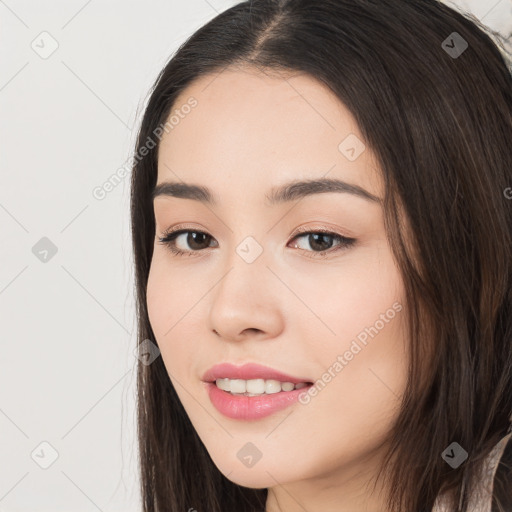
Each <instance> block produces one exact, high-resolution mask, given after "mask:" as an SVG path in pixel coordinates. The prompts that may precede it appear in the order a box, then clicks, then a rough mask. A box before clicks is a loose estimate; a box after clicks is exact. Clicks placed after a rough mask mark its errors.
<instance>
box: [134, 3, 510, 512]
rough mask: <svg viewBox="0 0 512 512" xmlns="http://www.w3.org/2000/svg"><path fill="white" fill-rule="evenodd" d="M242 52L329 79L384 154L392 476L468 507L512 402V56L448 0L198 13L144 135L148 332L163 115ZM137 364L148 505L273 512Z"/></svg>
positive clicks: (138, 222) (142, 331) (408, 487)
mask: <svg viewBox="0 0 512 512" xmlns="http://www.w3.org/2000/svg"><path fill="white" fill-rule="evenodd" d="M494 35H496V34H494ZM238 64H243V65H251V66H255V67H256V68H259V69H263V70H266V71H275V72H280V71H292V72H295V71H298V72H304V73H308V74H309V75H311V76H313V77H315V78H316V79H317V80H319V81H320V82H322V83H324V84H326V85H327V86H328V87H329V88H330V89H331V90H332V91H333V92H334V93H335V94H336V95H337V97H338V98H339V100H340V101H341V102H343V103H344V105H345V106H346V107H347V108H348V109H349V110H350V111H351V113H352V114H353V115H354V117H355V119H356V121H357V122H358V125H359V127H360V131H361V134H362V135H363V136H364V139H365V144H366V145H367V147H369V148H370V149H371V151H372V152H373V153H374V154H375V156H376V157H377V159H378V162H379V164H380V166H381V169H382V173H383V177H384V182H385V199H384V209H385V224H386V231H387V236H388V238H389V241H390V244H391V248H392V250H393V254H394V257H395V259H396V261H397V264H398V265H399V268H400V271H401V275H402V278H403V280H404V283H405V289H406V301H407V306H408V307H407V310H408V328H409V339H410V346H411V363H410V369H409V374H408V382H407V389H406V391H405V393H404V397H403V403H402V407H401V410H400V413H399V415H398V417H397V419H396V424H395V425H394V428H393V429H392V431H391V432H390V433H389V439H390V450H389V454H388V457H387V459H386V463H385V464H384V465H383V466H382V468H381V473H379V477H380V476H382V477H383V478H385V479H386V480H387V482H388V485H389V488H390V490H391V491H390V496H389V501H388V507H389V510H393V511H394V512H412V511H415V512H428V511H430V510H431V509H432V506H433V504H434V501H435V498H436V496H437V495H438V494H440V493H441V492H444V491H446V492H447V494H449V495H451V496H453V501H452V502H451V505H450V506H451V510H453V511H456V510H458V504H459V498H462V499H461V502H462V508H461V509H460V510H462V511H463V512H471V511H469V510H468V508H467V498H468V496H467V492H462V491H463V485H462V484H463V482H465V483H466V485H465V488H466V491H468V490H469V489H471V487H472V485H473V484H474V483H476V481H477V478H478V477H477V476H476V475H477V471H478V470H479V468H480V465H481V463H482V460H483V459H484V457H486V456H487V454H488V453H489V451H490V450H491V449H492V447H493V446H494V445H495V444H496V443H497V442H498V441H499V440H500V438H502V436H503V435H504V434H505V432H506V431H507V428H508V426H509V417H510V416H511V410H512V404H511V400H512V199H511V198H512V189H511V188H510V187H512V172H511V169H512V163H511V162H512V76H511V73H510V70H509V69H508V63H507V61H506V60H505V58H504V54H503V53H501V52H500V49H499V48H498V46H497V44H496V40H494V41H493V39H492V35H489V32H488V30H487V29H486V27H484V26H483V25H480V26H479V23H477V21H476V20H475V19H473V20H472V19H470V18H468V17H466V16H464V15H462V14H460V13H458V12H456V11H454V10H452V9H451V8H449V7H447V6H446V5H443V4H441V3H439V2H437V1H435V0H407V1H399V0H322V1H321V2H319V1H315V0H254V1H246V2H242V3H239V4H237V5H235V6H234V7H232V8H230V9H228V10H226V11H224V12H222V13H221V14H219V15H218V16H216V17H215V18H214V19H212V20H211V21H210V22H208V23H207V24H206V25H204V26H203V27H202V28H200V29H199V30H198V31H197V32H195V33H194V34H193V35H192V36H191V37H190V38H189V39H187V40H186V41H185V43H184V44H183V45H182V46H181V47H180V48H179V49H178V51H177V52H176V53H175V55H173V56H172V58H171V59H170V60H169V62H168V63H167V65H166V66H165V68H164V69H163V70H162V71H161V73H160V74H159V76H158V78H157V80H156V82H155V84H154V86H153V88H152V90H151V95H150V97H149V100H148V102H147V106H146V108H145V112H144V116H143V119H142V122H141V126H140V130H139V133H138V139H137V144H136V148H135V152H136V154H137V155H138V158H137V159H136V161H135V163H134V166H133V174H132V183H131V187H132V188H131V223H132V237H133V249H134V261H135V272H136V294H137V296H136V301H137V315H138V342H139V343H141V342H142V341H143V340H146V339H149V340H152V341H153V342H154V343H158V340H156V338H155V336H154V334H153V332H152V329H151V326H150V323H149V319H148V312H147V305H146V285H147V281H148V274H149V269H150V264H151V258H152V251H153V244H154V237H155V220H154V212H153V203H152V198H151V193H152V190H153V187H154V186H155V184H156V180H157V153H158V142H159V135H160V134H161V130H160V131H159V130H158V127H161V126H162V125H164V124H165V122H166V120H167V118H168V116H169V113H170V112H171V109H172V108H173V107H174V104H175V100H176V98H177V96H178V95H179V94H180V93H181V92H182V91H183V90H184V89H185V88H186V87H187V86H189V85H190V84H191V83H192V82H193V81H194V80H196V79H198V78H200V77H202V76H203V75H206V74H210V73H212V74H213V73H219V72H222V70H224V69H225V68H226V67H228V66H236V65H238ZM212 76H213V75H212ZM150 139H151V140H152V141H153V144H149V140H150ZM143 147H146V152H144V153H145V155H144V156H143V157H140V156H139V155H140V154H142V152H141V149H143ZM148 148H149V149H148ZM137 372H138V377H137V385H138V441H139V457H140V460H139V463H140V470H141V491H142V499H143V510H144V512H156V511H172V512H178V511H179V512H182V511H188V510H190V509H192V510H197V511H198V512H202V511H204V512H235V511H236V512H243V511H246V512H262V511H263V510H264V508H265V502H266V497H267V490H266V489H249V488H246V487H242V486H239V485H236V484H235V483H233V482H231V481H230V480H228V479H227V478H226V477H225V476H224V475H223V474H221V472H220V471H219V470H218V469H217V467H216V466H215V465H214V463H213V462H212V460H211V458H210V456H209V454H208V452H207V450H206V448H205V446H204V445H203V444H202V442H201V440H200V439H199V437H198V435H197V433H196V432H195V430H194V427H193V425H192V424H191V422H190V421H189V418H188V416H187V414H186V412H185V410H184V408H183V406H182V404H181V402H180V400H179V399H178V396H177V394H176V392H175V390H174V388H173V386H172V384H171V381H170V379H169V376H168V374H167V371H166V368H165V366H164V363H163V361H162V358H161V357H158V358H157V359H156V360H155V361H154V362H153V363H152V364H150V365H147V364H142V362H139V363H138V370H137ZM454 441H455V442H457V443H458V444H459V445H460V446H461V447H462V448H464V450H466V452H468V454H469V456H468V458H467V460H466V461H465V462H464V463H463V464H462V465H460V466H459V467H458V468H452V467H451V466H450V465H448V464H447V463H446V462H445V460H444V459H443V457H442V456H441V454H442V453H443V451H444V450H445V449H446V448H447V447H448V446H449V445H450V444H451V443H452V442H454ZM500 474H502V475H503V474H506V473H505V472H502V473H499V474H498V476H499V475H500ZM509 478H510V477H509ZM502 484H503V482H501V483H500V484H499V485H497V488H500V486H501V485H502ZM505 487H507V486H506V485H505ZM508 488H509V489H510V483H509V487H508ZM495 501H496V503H497V500H495Z"/></svg>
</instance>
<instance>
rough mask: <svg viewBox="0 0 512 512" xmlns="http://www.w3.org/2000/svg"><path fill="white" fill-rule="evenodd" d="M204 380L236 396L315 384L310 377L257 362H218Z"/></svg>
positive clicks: (269, 392) (270, 392)
mask: <svg viewBox="0 0 512 512" xmlns="http://www.w3.org/2000/svg"><path fill="white" fill-rule="evenodd" d="M202 380H203V382H206V383H210V384H214V385H215V386H216V387H217V388H218V389H220V390H222V391H226V392H227V393H230V394H232V395H235V396H262V395H273V394H276V393H283V392H289V391H294V390H297V389H302V388H305V387H309V386H312V385H313V382H312V381H311V380H309V379H308V378H301V377H294V376H292V375H289V374H286V373H283V372H281V371H278V370H275V369H273V368H270V367H268V366H263V365H260V364H256V363H247V364H244V365H242V366H235V365H232V364H230V363H222V364H217V365H215V366H213V367H212V368H210V369H209V370H208V371H206V372H205V374H204V375H203V377H202Z"/></svg>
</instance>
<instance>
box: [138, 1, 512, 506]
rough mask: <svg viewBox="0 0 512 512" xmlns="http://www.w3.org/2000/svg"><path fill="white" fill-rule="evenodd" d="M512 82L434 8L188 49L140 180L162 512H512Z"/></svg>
mask: <svg viewBox="0 0 512 512" xmlns="http://www.w3.org/2000/svg"><path fill="white" fill-rule="evenodd" d="M511 86H512V77H511V75H510V72H509V70H508V68H507V62H506V61H505V59H504V57H503V55H502V54H501V53H500V49H499V48H498V47H497V46H496V44H495V43H494V42H493V41H492V40H491V39H490V37H489V36H488V35H487V34H486V33H485V32H484V29H483V27H478V26H477V25H476V24H475V22H473V21H470V20H469V19H467V18H465V17H464V16H463V15H461V14H459V13H457V12H455V11H453V10H451V9H450V8H449V7H447V6H444V5H442V4H440V3H438V2H436V1H434V0H412V1H407V2H405V1H398V0H324V1H322V2H315V1H312V0H280V1H278V0H255V1H252V2H243V3H240V4H238V5H236V6H234V7H232V8H230V9H228V10H227V11H225V12H223V13H221V14H220V15H219V16H217V17H216V18H214V19H213V20H212V21H210V22H209V23H207V24H206V25H205V26H204V27H202V28H201V29H199V30H198V31H197V32H196V33H195V34H194V35H193V36H191V37H190V38H189V39H188V40H187V41H186V42H185V43H184V44H183V45H182V46H181V47H180V49H179V50H178V52H177V53H176V55H174V56H173V57H172V59H171V60H170V61H169V63H168V64H167V65H166V66H165V68H164V69H163V70H162V72H161V73H160V75H159V77H158V79H157V81H156V83H155V85H154V87H153V90H152V93H151V96H150V98H149V101H148V103H147V106H146V109H145V113H144V117H143V119H142V123H141V127H140V132H139V136H138V141H137V147H136V163H135V165H134V169H133V177H132V203H131V215H132V219H131V220H132V234H133V244H134V255H135V267H136V285H137V303H138V321H139V342H140V343H141V345H142V343H144V346H145V347H147V344H148V343H150V344H156V345H157V346H158V348H159V350H160V354H161V356H162V357H157V358H154V360H153V358H152V359H151V362H150V364H149V361H146V362H144V361H141V363H139V370H138V390H139V396H138V421H139V444H140V465H141V484H142V495H143V509H144V511H145V512H148V511H155V510H171V511H182V510H183V511H184V510H188V511H190V512H192V511H194V510H195V511H198V512H199V511H208V512H221V511H222V512H232V511H233V512H234V511H237V512H238V511H254V512H256V511H258V512H261V511H265V512H279V511H283V512H284V511H286V512H295V511H299V510H300V511H303V510H308V511H309V512H314V511H319V510H322V511H324V512H325V511H328V512H329V511H336V512H353V511H366V512H383V511H393V512H411V511H415V512H416V511H432V510H433V511H434V512H441V511H442V512H445V511H446V512H447V511H450V512H451V511H453V512H455V511H459V510H460V511H464V512H472V511H477V510H478V511H480V512H491V508H492V511H493V512H494V511H495V510H499V511H502V512H503V511H507V510H512V504H511V503H512V491H511V488H512V477H511V472H510V471H511V470H510V467H511V466H512V454H511V450H512V448H511V445H512V443H509V444H508V445H507V442H508V440H509V439H510V420H511V410H512V405H511V402H510V397H511V396H512V343H511V341H512V340H511V337H512V295H511V294H512V292H511V290H512V258H511V254H512V199H511V198H512V193H511V192H512V188H511V187H512V172H511V164H510V162H511V157H512V146H511V141H512V87H511ZM143 340H144V341H143ZM507 446H508V448H507ZM499 461H501V463H500V465H499V467H498V466H497V463H498V462H499ZM489 486H491V487H489ZM491 493H494V494H493V495H492V496H491Z"/></svg>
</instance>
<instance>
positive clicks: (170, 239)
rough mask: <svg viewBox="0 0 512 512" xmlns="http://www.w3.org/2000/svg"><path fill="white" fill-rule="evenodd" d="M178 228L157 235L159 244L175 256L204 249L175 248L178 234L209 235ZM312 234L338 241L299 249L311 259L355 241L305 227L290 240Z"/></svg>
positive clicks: (335, 250)
mask: <svg viewBox="0 0 512 512" xmlns="http://www.w3.org/2000/svg"><path fill="white" fill-rule="evenodd" d="M179 228H181V226H177V227H176V229H170V230H167V231H165V232H164V233H163V234H162V236H161V237H158V240H159V242H160V243H161V244H163V245H165V246H166V247H167V248H168V249H169V250H170V251H171V253H173V254H174V255H175V256H194V255H195V253H199V252H201V251H202V250H204V249H201V250H196V251H182V250H181V249H176V246H175V240H176V238H177V237H178V236H179V235H181V234H183V233H199V234H201V235H206V236H210V235H208V233H205V232H204V231H199V230H194V229H179ZM312 234H323V235H329V236H331V237H333V238H335V239H336V240H338V241H339V242H340V243H339V244H338V245H336V246H335V247H334V248H331V249H327V250H325V251H306V250H305V249H299V250H301V251H305V252H308V253H313V254H314V256H309V255H308V256H307V257H308V258H313V259H315V258H325V257H327V254H331V253H334V252H337V251H340V250H344V249H347V248H349V247H351V246H352V245H354V243H355V242H356V239H355V238H348V237H345V236H342V235H339V234H337V233H333V232H332V231H328V230H324V229H317V230H314V231H313V230H309V231H308V230H306V228H304V229H299V230H298V231H297V232H295V234H294V236H293V238H292V240H294V239H295V238H300V237H299V236H298V235H301V237H302V236H305V235H312ZM211 238H212V237H211Z"/></svg>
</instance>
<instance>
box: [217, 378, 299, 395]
mask: <svg viewBox="0 0 512 512" xmlns="http://www.w3.org/2000/svg"><path fill="white" fill-rule="evenodd" d="M215 384H216V385H217V387H218V388H219V389H222V390H223V391H227V392H228V393H232V394H233V395H245V396H259V395H263V394H266V395H270V394H273V393H279V392H280V391H292V390H293V389H301V388H303V387H305V386H307V384H306V383H305V382H300V383H299V384H293V383H292V382H279V381H278V380H273V379H269V380H264V379H250V380H243V379H217V380H216V381H215Z"/></svg>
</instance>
